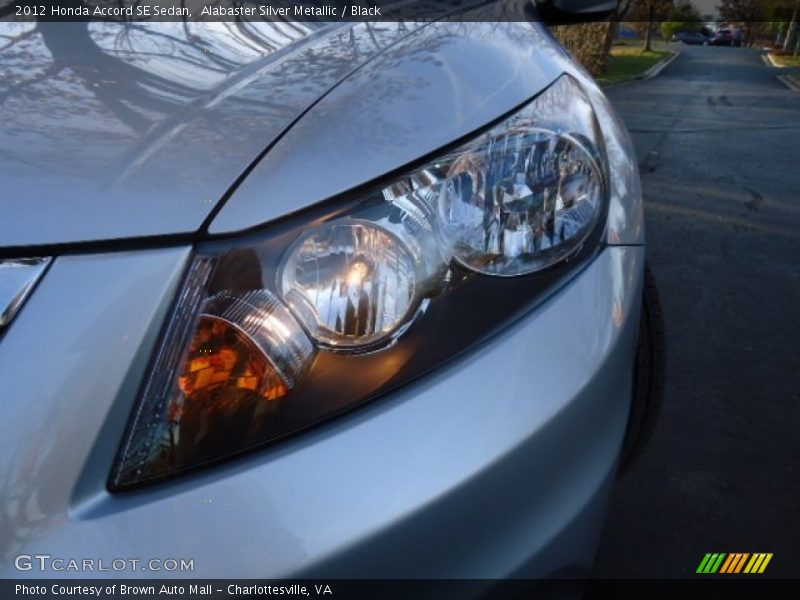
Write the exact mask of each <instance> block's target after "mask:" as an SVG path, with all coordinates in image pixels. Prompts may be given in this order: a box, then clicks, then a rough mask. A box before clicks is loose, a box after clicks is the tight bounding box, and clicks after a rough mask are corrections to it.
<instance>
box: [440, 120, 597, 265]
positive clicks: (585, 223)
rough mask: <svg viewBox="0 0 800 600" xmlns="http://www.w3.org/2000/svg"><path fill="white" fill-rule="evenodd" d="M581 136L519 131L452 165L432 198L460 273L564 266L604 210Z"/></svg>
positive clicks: (481, 145)
mask: <svg viewBox="0 0 800 600" xmlns="http://www.w3.org/2000/svg"><path fill="white" fill-rule="evenodd" d="M590 147H591V142H590V141H589V140H587V139H581V136H577V135H576V136H566V135H560V134H558V133H555V132H553V131H548V130H545V129H537V128H532V127H524V126H521V127H518V128H516V129H511V130H509V131H507V132H505V133H503V134H501V135H496V136H492V137H489V138H488V139H484V140H482V141H481V142H480V143H478V144H476V145H475V146H474V147H473V148H471V149H469V150H467V151H466V152H464V153H463V154H461V155H459V156H458V157H457V158H456V159H455V160H454V161H453V162H452V163H451V165H450V169H449V172H448V174H447V179H446V181H445V185H444V186H443V187H442V189H441V192H440V194H439V198H438V202H437V205H438V212H439V218H440V233H441V234H442V236H443V238H444V242H445V244H446V245H447V246H448V247H449V248H450V250H451V252H452V253H453V256H454V257H455V258H456V260H458V261H459V262H460V263H462V264H463V265H464V266H466V267H468V268H470V269H472V270H475V271H478V272H481V273H487V274H489V275H499V276H513V275H523V274H526V273H531V272H533V271H538V270H540V269H543V268H545V267H547V266H549V265H551V264H554V263H555V262H557V261H559V260H562V259H563V258H564V257H566V256H567V255H569V254H570V253H571V252H572V251H573V250H575V249H576V248H577V247H578V246H579V245H580V243H581V242H582V241H583V240H584V239H585V238H586V236H587V235H588V233H589V232H590V231H591V229H592V225H593V224H594V223H595V221H596V219H597V216H598V214H599V212H600V207H601V206H602V194H603V189H604V188H603V177H602V175H601V171H600V169H599V167H598V165H597V162H596V161H595V159H594V158H593V156H592V155H591V154H590V152H589V151H587V150H586V149H585V148H590Z"/></svg>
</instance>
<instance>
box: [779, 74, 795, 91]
mask: <svg viewBox="0 0 800 600" xmlns="http://www.w3.org/2000/svg"><path fill="white" fill-rule="evenodd" d="M778 80H779V81H780V82H781V83H783V84H784V85H785V86H786V87H788V88H789V89H790V90H792V91H794V92H800V77H797V76H796V75H778Z"/></svg>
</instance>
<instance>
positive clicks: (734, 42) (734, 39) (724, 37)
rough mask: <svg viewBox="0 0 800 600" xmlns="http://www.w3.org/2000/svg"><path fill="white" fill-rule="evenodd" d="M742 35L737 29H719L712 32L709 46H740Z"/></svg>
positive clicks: (742, 39)
mask: <svg viewBox="0 0 800 600" xmlns="http://www.w3.org/2000/svg"><path fill="white" fill-rule="evenodd" d="M743 41H744V34H743V33H742V31H741V30H739V29H731V28H727V27H726V28H721V29H717V30H716V31H715V32H714V35H713V36H712V38H711V44H712V45H714V46H741V45H742V43H743Z"/></svg>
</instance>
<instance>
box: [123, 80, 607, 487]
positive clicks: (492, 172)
mask: <svg viewBox="0 0 800 600" xmlns="http://www.w3.org/2000/svg"><path fill="white" fill-rule="evenodd" d="M602 139H603V138H602V135H601V134H600V131H599V127H598V124H597V121H596V118H595V116H594V112H593V110H592V107H591V104H590V103H589V101H588V100H587V98H586V95H585V94H584V92H583V91H582V89H581V88H580V86H579V85H578V84H577V83H576V82H575V81H574V80H573V79H572V78H571V77H569V76H568V75H564V76H562V77H561V78H560V79H559V80H557V81H556V82H555V83H554V84H553V85H551V86H550V87H549V88H548V89H547V90H545V91H544V92H543V93H542V94H540V95H539V96H538V97H537V98H535V99H534V100H533V101H531V102H530V103H528V104H526V105H525V106H524V107H522V108H521V109H520V110H518V111H516V112H515V113H514V114H512V115H511V116H509V117H508V118H506V119H504V120H503V121H502V122H500V123H499V124H497V125H495V126H493V127H491V128H490V129H488V130H487V131H485V132H483V133H481V134H479V135H478V136H476V137H473V138H472V139H471V140H469V141H468V142H466V143H465V144H461V145H459V146H458V147H456V148H455V149H452V150H450V151H447V152H444V153H443V154H442V155H440V156H439V157H436V158H434V159H433V160H430V161H428V162H427V163H425V164H423V165H422V166H421V167H419V168H416V169H412V170H410V172H409V173H408V174H406V175H403V176H402V177H398V178H395V179H393V180H392V181H390V182H389V183H388V184H386V183H384V184H382V185H378V186H374V187H373V188H371V189H370V190H367V191H366V192H361V193H357V194H354V195H351V196H350V197H348V198H343V199H338V200H337V199H334V200H332V201H330V202H328V203H324V204H323V205H320V206H319V207H316V208H314V209H311V210H309V211H306V212H305V213H303V214H301V215H297V216H295V217H291V218H288V219H285V220H283V221H282V222H279V223H276V224H273V225H272V226H270V228H269V229H268V230H266V231H264V232H263V233H260V232H259V233H255V234H251V235H248V236H243V237H242V238H241V239H238V240H235V241H234V242H216V243H215V242H210V243H208V244H204V245H201V246H200V247H198V249H197V253H196V256H195V258H194V259H193V263H192V265H191V266H190V268H189V272H188V274H187V277H186V280H185V282H184V284H183V288H182V290H181V292H180V294H179V296H178V299H177V301H176V305H175V307H174V309H173V314H172V317H171V319H170V321H169V323H168V326H167V328H166V330H165V332H164V334H163V336H162V340H161V344H160V347H159V349H158V352H157V353H156V357H155V362H154V364H153V365H152V367H151V371H150V373H149V376H148V378H147V380H146V382H145V385H144V388H143V391H142V398H141V399H140V401H139V404H138V405H137V407H136V409H135V411H134V414H133V416H132V419H131V423H130V425H129V431H128V433H127V434H126V438H125V440H124V442H123V444H122V447H121V449H120V452H119V456H118V459H117V463H116V466H115V469H114V473H113V474H112V477H111V480H110V487H111V488H112V489H115V490H118V489H125V488H129V487H132V486H137V485H141V484H144V483H148V482H151V481H154V480H157V479H161V478H164V477H167V476H170V475H173V474H175V473H179V472H182V471H185V470H188V469H192V468H195V467H198V466H201V465H204V464H207V463H209V462H213V461H216V460H219V459H222V458H225V457H227V456H230V455H233V454H236V453H239V452H242V451H244V450H247V449H250V448H253V447H257V446H260V445H263V444H264V443H266V442H269V441H272V440H275V439H277V438H280V437H283V436H285V435H287V434H290V433H293V432H295V431H297V430H299V429H302V428H305V427H307V426H309V425H311V424H313V423H316V422H319V421H321V420H323V419H326V418H329V417H331V416H333V415H335V414H338V413H340V412H342V411H344V410H347V409H350V408H352V407H353V406H355V405H357V404H360V403H362V402H365V401H367V400H369V399H371V398H374V397H376V396H378V395H380V394H383V393H385V392H387V391H389V390H392V389H395V388H396V387H398V386H399V385H402V384H404V383H406V382H408V381H410V380H412V379H414V378H416V377H418V376H420V375H422V374H423V373H425V372H427V371H429V370H430V369H432V368H434V367H436V366H439V365H441V364H443V363H444V362H446V361H447V360H448V359H450V358H452V357H453V356H455V355H457V354H458V353H460V352H462V351H463V350H465V349H466V348H468V347H470V346H472V345H474V344H475V343H477V342H478V341H480V340H481V339H483V338H484V337H485V336H487V335H489V334H490V333H491V332H492V331H494V330H496V329H497V328H498V327H500V326H502V325H503V324H504V323H506V322H508V321H509V320H511V319H513V318H515V317H516V316H518V315H520V314H523V313H524V312H525V311H526V310H528V309H529V308H530V306H531V305H532V303H533V302H535V301H536V300H537V299H540V298H542V297H543V296H544V294H545V292H546V291H549V290H552V289H553V287H554V286H555V285H556V284H557V282H558V281H560V280H563V278H564V277H563V276H564V270H565V269H571V267H572V265H573V264H578V263H579V262H580V261H579V260H572V259H573V258H576V259H578V258H580V257H588V256H590V255H591V254H592V253H593V252H594V251H595V248H596V246H597V245H598V244H599V243H600V240H601V237H602V228H601V227H600V225H601V224H602V222H603V221H604V219H603V217H604V215H605V211H606V209H607V204H608V202H607V197H608V190H607V183H606V182H607V181H608V174H607V172H606V169H607V167H606V159H605V150H604V146H603V141H602ZM556 266H558V267H563V268H551V267H556ZM532 273H535V275H532V276H525V275H530V274H532Z"/></svg>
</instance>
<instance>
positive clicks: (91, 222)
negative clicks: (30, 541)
mask: <svg viewBox="0 0 800 600" xmlns="http://www.w3.org/2000/svg"><path fill="white" fill-rule="evenodd" d="M415 28H416V27H415V26H414V25H410V24H408V23H405V24H393V23H377V24H374V23H373V24H366V23H358V24H324V23H268V22H260V23H150V24H141V23H126V24H122V23H44V22H42V23H1V24H0V48H3V50H2V54H1V55H0V64H2V69H0V183H2V192H0V193H2V196H1V198H2V200H0V248H9V247H12V248H23V250H24V247H29V246H38V245H50V244H65V243H71V242H96V241H101V240H117V239H121V238H139V237H144V236H159V235H169V234H178V233H191V232H194V231H196V230H198V228H199V227H200V226H201V225H202V223H203V222H204V220H205V219H206V218H207V217H208V216H209V214H210V212H211V211H212V210H213V208H214V206H215V205H216V204H217V203H218V202H219V201H220V199H221V198H222V197H223V196H224V195H225V193H226V191H227V190H228V189H229V188H230V187H231V185H232V184H234V183H235V182H236V181H237V179H238V178H239V177H241V176H242V175H243V174H244V173H245V171H246V170H247V168H248V167H249V166H250V165H251V164H253V163H254V162H255V161H256V160H257V159H258V158H259V157H260V155H261V154H262V153H263V152H264V151H265V150H266V149H267V148H268V147H269V145H270V144H271V143H272V142H273V141H274V140H275V139H277V138H278V137H279V136H280V134H281V132H283V131H284V130H286V129H287V128H288V127H289V126H290V125H291V124H292V123H293V122H294V121H295V120H296V119H297V118H298V117H299V116H300V115H302V114H303V112H304V111H306V110H307V109H308V108H309V107H310V106H312V105H313V103H314V102H315V101H316V100H318V99H319V98H320V97H322V96H323V95H324V94H325V93H326V92H327V91H329V90H330V89H331V88H332V87H334V86H335V85H336V84H337V83H338V82H340V81H341V80H343V79H344V78H345V77H346V76H347V75H348V74H350V73H351V72H352V71H353V70H354V69H356V68H357V67H358V66H359V65H361V64H363V63H365V62H367V61H368V60H370V59H371V58H372V57H373V56H375V55H376V54H378V53H380V52H381V51H382V50H383V49H385V48H386V47H388V46H389V45H391V44H392V43H393V42H395V41H396V40H398V39H399V38H401V37H403V36H405V35H407V34H408V33H410V32H411V31H413V30H414V29H415Z"/></svg>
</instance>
